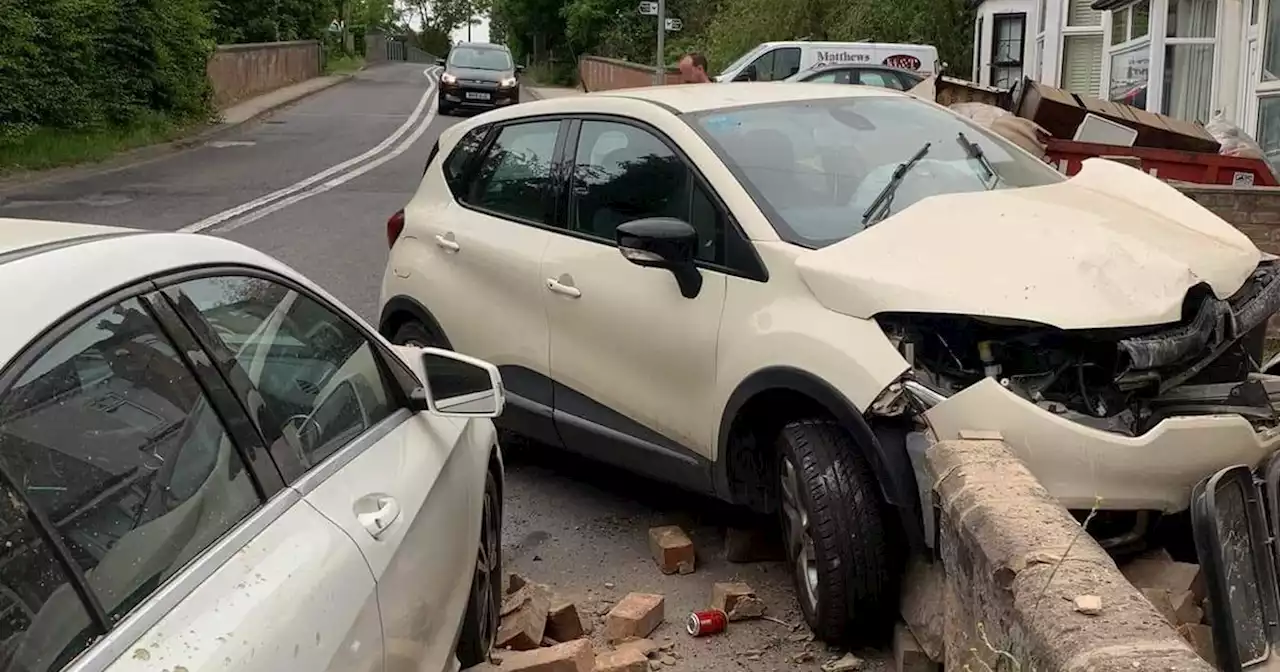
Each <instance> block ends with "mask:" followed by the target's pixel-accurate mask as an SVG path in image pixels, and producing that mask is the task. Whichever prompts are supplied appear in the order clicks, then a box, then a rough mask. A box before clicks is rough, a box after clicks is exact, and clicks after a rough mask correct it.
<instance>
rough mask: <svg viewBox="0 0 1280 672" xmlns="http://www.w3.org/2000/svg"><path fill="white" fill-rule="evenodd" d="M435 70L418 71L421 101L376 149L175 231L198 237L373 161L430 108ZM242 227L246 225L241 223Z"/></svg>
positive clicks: (435, 67) (432, 68) (418, 134)
mask: <svg viewBox="0 0 1280 672" xmlns="http://www.w3.org/2000/svg"><path fill="white" fill-rule="evenodd" d="M439 69H440V68H439V66H431V67H429V68H427V69H425V70H423V71H422V75H423V76H424V77H426V78H427V90H426V91H424V92H423V94H422V98H421V99H419V100H418V105H417V107H415V108H414V109H413V112H412V113H411V114H410V115H409V118H408V119H406V120H405V122H404V123H403V124H401V125H400V127H399V128H397V129H396V130H395V132H394V133H392V134H391V135H389V136H387V138H386V139H385V140H383V141H382V142H380V143H378V144H377V146H375V147H373V148H372V149H370V150H369V151H367V152H365V153H363V154H361V155H359V156H356V157H352V158H350V159H347V160H346V161H343V162H342V163H339V164H337V165H334V166H330V167H329V168H326V169H325V170H323V171H320V172H319V173H316V174H315V175H312V176H311V177H308V178H306V179H305V180H300V181H298V182H295V183H293V184H291V185H289V186H287V187H284V188H282V189H278V190H276V191H273V192H271V193H269V194H267V195H265V196H261V197H259V198H255V199H253V200H252V201H249V202H248V203H243V204H241V205H237V206H236V207H234V208H230V209H227V210H223V211H222V212H219V213H216V214H213V215H210V216H208V217H206V218H204V219H202V220H200V221H198V222H196V223H194V224H188V225H187V226H184V227H182V228H181V229H178V231H179V232H181V233H199V232H201V231H205V230H207V229H211V228H213V227H215V226H218V225H219V224H222V223H223V222H226V221H228V220H232V219H235V218H236V217H239V216H241V215H243V214H245V213H247V212H251V211H252V210H254V209H256V208H260V207H262V206H264V205H268V204H270V203H273V202H275V201H279V200H280V199H282V198H286V197H289V196H290V195H292V194H296V193H297V192H299V191H302V190H303V189H306V188H307V187H310V186H311V185H313V184H315V183H317V182H320V181H322V180H325V179H328V178H330V177H332V176H334V175H336V174H338V173H341V172H342V171H344V170H347V169H349V168H351V167H352V166H355V165H357V164H359V163H361V162H362V161H367V160H369V159H370V158H373V157H375V156H377V155H378V154H380V153H382V152H384V151H386V149H387V148H388V147H390V146H391V145H393V144H394V143H395V141H396V140H399V139H400V137H401V136H403V135H404V134H405V133H407V132H408V131H409V129H411V128H413V124H414V123H415V122H417V121H418V119H419V118H421V117H422V114H423V111H424V110H427V109H428V108H430V105H429V103H430V102H431V100H432V94H434V93H435V89H436V77H435V75H436V74H437V72H436V71H438V70H439ZM428 116H429V117H434V116H435V111H434V108H432V109H431V111H430V112H428ZM424 127H425V125H424ZM421 135H422V132H421V128H420V129H419V132H418V133H417V137H421ZM405 149H407V148H405ZM399 151H400V153H404V151H405V150H404V149H400V150H399ZM378 165H381V164H378ZM339 184H341V183H339ZM299 200H301V199H299ZM294 202H296V201H294ZM277 209H278V208H277ZM272 212H275V210H272ZM259 218H260V217H255V218H254V220H250V221H256V220H257V219H259ZM244 223H245V224H247V223H248V222H244ZM242 225H243V224H238V225H236V226H235V227H234V228H239V226H242Z"/></svg>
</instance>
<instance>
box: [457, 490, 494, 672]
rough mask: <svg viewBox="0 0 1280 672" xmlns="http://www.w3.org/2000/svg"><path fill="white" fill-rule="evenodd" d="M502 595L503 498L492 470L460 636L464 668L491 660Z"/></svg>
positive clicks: (485, 493) (460, 656) (459, 656)
mask: <svg viewBox="0 0 1280 672" xmlns="http://www.w3.org/2000/svg"><path fill="white" fill-rule="evenodd" d="M501 595H502V499H501V497H500V495H499V494H498V482H497V481H496V480H495V479H494V477H493V472H492V471H490V472H488V473H487V474H486V475H485V479H484V507H483V509H482V510H481V513H480V547H479V549H477V550H476V570H475V575H474V576H473V577H472V578H471V596H470V598H468V600H467V614H466V616H464V617H463V621H462V634H461V636H460V637H459V638H458V651H457V653H458V660H459V661H460V662H461V663H462V667H463V669H466V668H468V667H472V666H474V665H479V664H480V663H484V662H488V660H489V649H490V648H492V647H493V641H494V638H495V637H497V634H498V615H499V611H500V609H501V606H500V605H499V603H498V600H499V599H500V596H501Z"/></svg>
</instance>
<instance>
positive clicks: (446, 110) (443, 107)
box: [436, 96, 453, 117]
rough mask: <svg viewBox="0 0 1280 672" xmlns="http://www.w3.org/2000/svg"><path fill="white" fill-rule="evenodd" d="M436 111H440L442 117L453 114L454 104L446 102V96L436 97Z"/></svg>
mask: <svg viewBox="0 0 1280 672" xmlns="http://www.w3.org/2000/svg"><path fill="white" fill-rule="evenodd" d="M436 111H437V112H439V113H440V116H442V117H449V116H453V106H452V105H450V104H449V103H446V102H444V96H441V97H439V98H436Z"/></svg>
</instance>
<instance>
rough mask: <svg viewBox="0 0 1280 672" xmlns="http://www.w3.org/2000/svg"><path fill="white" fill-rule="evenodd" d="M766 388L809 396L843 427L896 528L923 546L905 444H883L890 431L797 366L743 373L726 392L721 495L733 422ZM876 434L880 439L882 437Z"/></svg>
mask: <svg viewBox="0 0 1280 672" xmlns="http://www.w3.org/2000/svg"><path fill="white" fill-rule="evenodd" d="M770 390H789V391H792V392H798V393H800V394H803V395H804V396H806V397H809V398H810V399H812V400H814V401H815V402H817V403H818V404H820V405H821V406H822V407H823V408H824V409H826V411H827V412H828V413H830V414H831V415H832V416H833V417H834V418H835V419H836V421H838V422H839V423H840V424H841V425H843V426H844V427H845V429H847V430H848V431H849V433H850V434H851V435H852V437H853V440H854V442H855V443H857V445H858V447H859V448H861V449H862V453H863V456H864V457H865V458H866V459H867V462H868V463H870V465H871V470H872V472H873V473H874V474H875V476H876V484H877V485H878V486H879V488H880V494H881V496H882V497H884V500H885V502H886V503H887V504H889V505H890V506H892V507H894V508H895V509H896V510H897V511H898V515H899V517H900V519H901V522H902V529H903V531H904V532H905V533H906V537H907V541H908V543H909V544H910V546H911V548H912V549H923V548H925V544H924V522H923V518H922V517H921V513H920V501H919V500H920V496H919V490H918V489H917V488H916V476H915V470H914V469H913V468H912V466H911V459H910V458H909V457H908V456H907V451H906V447H905V444H900V443H899V442H897V441H894V442H892V444H891V445H886V444H889V443H890V442H889V441H888V438H889V437H890V436H892V433H891V432H883V431H882V432H876V431H873V430H872V428H871V425H870V424H869V423H868V422H867V420H866V418H864V417H863V416H862V412H861V411H860V410H859V409H858V408H857V407H856V406H855V405H854V404H853V402H851V401H849V399H848V398H847V397H845V396H844V395H843V394H841V393H840V391H839V390H837V389H835V388H834V387H832V386H831V385H830V384H829V383H827V382H826V381H825V380H823V379H821V378H819V377H818V376H816V375H814V374H811V373H809V372H807V371H804V370H801V369H796V368H792V367H786V366H774V367H767V368H764V369H760V370H759V371H756V372H755V373H753V374H751V375H750V376H747V378H746V379H745V380H743V381H742V382H741V383H739V384H738V387H737V389H735V390H734V391H733V394H731V395H729V401H728V402H727V403H726V404H725V408H724V413H723V414H722V415H721V417H720V431H719V433H718V434H717V437H718V439H717V451H716V455H717V457H718V458H719V459H717V460H716V474H715V483H716V491H717V492H718V493H720V495H721V497H723V498H725V499H729V498H730V493H731V492H732V488H731V486H730V483H729V474H728V464H729V460H728V459H727V458H726V456H727V455H728V450H729V439H730V430H731V429H732V427H733V422H734V420H735V419H736V418H737V417H738V413H739V412H740V411H741V410H742V408H743V407H744V406H746V404H747V402H748V401H750V400H751V398H752V397H754V396H756V395H757V394H760V393H763V392H767V391H770ZM881 437H885V439H886V440H885V441H882V440H881Z"/></svg>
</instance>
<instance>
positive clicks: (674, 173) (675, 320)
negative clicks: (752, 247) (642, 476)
mask: <svg viewBox="0 0 1280 672" xmlns="http://www.w3.org/2000/svg"><path fill="white" fill-rule="evenodd" d="M564 155H565V165H566V166H568V178H569V179H568V185H567V187H568V188H567V192H568V195H567V198H566V199H565V205H566V207H565V208H564V213H563V214H564V220H563V221H564V225H565V226H564V228H563V229H562V230H561V232H560V233H559V234H557V235H555V236H554V237H553V238H552V240H551V242H550V244H549V245H548V246H547V251H546V254H545V255H544V257H543V264H542V267H543V275H544V276H545V279H546V285H545V290H546V291H545V294H546V296H545V297H544V302H545V304H546V306H547V317H548V322H549V324H550V334H551V375H552V378H553V379H554V380H555V383H556V387H555V417H556V426H557V428H558V429H559V432H560V436H561V437H562V438H563V440H564V443H565V445H566V446H567V447H568V448H570V449H572V450H576V451H578V452H582V453H586V454H590V455H593V456H595V457H598V458H601V459H605V460H608V461H613V462H616V463H620V464H623V465H624V466H627V467H629V468H632V469H636V470H639V471H641V472H643V473H649V474H652V475H654V476H657V477H659V478H665V479H667V480H677V481H680V482H681V483H682V484H684V485H687V486H691V487H700V485H701V484H696V485H695V482H696V477H697V476H698V470H699V469H701V468H702V467H703V466H704V462H705V460H706V458H707V457H708V456H709V455H710V452H709V442H710V423H708V422H707V418H708V417H710V414H711V413H712V409H711V407H710V403H711V399H712V397H713V396H714V395H713V394H712V391H713V386H714V382H715V345H716V339H717V336H718V333H719V328H720V311H721V308H722V306H723V303H724V298H725V285H726V278H725V275H724V273H723V272H722V270H718V269H722V268H723V265H724V263H725V259H726V258H727V254H728V252H727V250H726V247H727V238H726V234H725V229H726V224H725V220H724V219H723V218H722V217H721V216H720V211H719V210H718V209H717V205H716V204H715V203H713V201H712V200H711V197H710V195H709V193H708V191H707V190H706V189H705V187H704V185H703V184H702V182H701V180H700V179H698V178H697V177H696V176H695V174H694V172H693V171H691V170H690V168H689V166H688V165H687V163H686V162H685V160H684V159H683V158H682V156H681V155H679V154H678V153H677V152H676V151H675V150H674V149H673V147H672V146H671V145H669V144H668V141H667V140H666V139H665V137H663V136H661V135H659V134H658V133H657V132H656V131H655V130H654V129H651V128H648V127H647V126H644V125H642V124H639V123H638V122H634V121H631V120H626V119H621V118H598V119H586V120H582V121H580V122H575V123H574V125H573V129H572V130H571V131H570V134H569V140H568V141H567V142H566V144H565V151H564ZM645 217H676V218H679V219H682V220H685V221H687V222H690V223H691V224H693V225H694V227H695V228H696V229H698V231H699V238H700V250H699V253H698V257H699V259H700V260H701V262H700V263H702V264H703V266H704V268H703V270H702V274H703V276H704V282H703V285H702V289H701V292H700V293H699V294H698V295H697V296H696V297H694V298H691V299H690V298H685V297H684V296H682V295H681V292H680V289H679V287H678V286H677V283H676V281H675V279H674V277H673V276H672V274H671V273H669V272H666V271H658V270H654V269H646V268H641V267H639V266H636V265H634V264H632V263H630V262H628V261H627V260H626V259H625V258H624V257H623V256H622V255H621V253H619V251H618V249H617V247H616V243H615V231H616V229H617V227H618V225H620V224H623V223H625V222H627V221H632V220H635V219H640V218H645ZM664 458H665V459H664Z"/></svg>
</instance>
